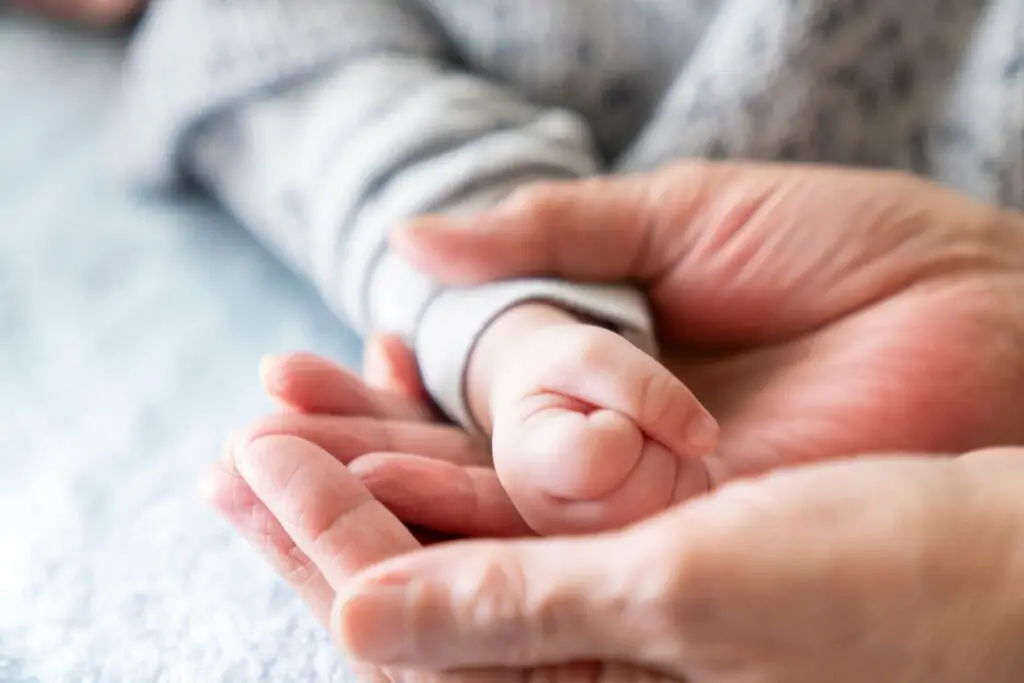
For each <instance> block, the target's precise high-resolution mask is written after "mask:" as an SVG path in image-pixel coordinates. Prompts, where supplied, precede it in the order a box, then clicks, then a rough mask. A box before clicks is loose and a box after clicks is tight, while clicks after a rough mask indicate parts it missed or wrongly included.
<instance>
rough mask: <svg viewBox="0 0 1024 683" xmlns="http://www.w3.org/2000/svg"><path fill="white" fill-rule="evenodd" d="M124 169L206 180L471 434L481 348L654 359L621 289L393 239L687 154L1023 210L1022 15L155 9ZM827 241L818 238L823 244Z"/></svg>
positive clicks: (442, 0)
mask: <svg viewBox="0 0 1024 683" xmlns="http://www.w3.org/2000/svg"><path fill="white" fill-rule="evenodd" d="M123 113H124V117H123V122H122V125H121V126H120V127H119V128H120V133H121V138H120V143H121V144H120V147H119V151H120V157H121V161H122V162H123V163H124V168H125V169H126V171H127V172H128V173H129V174H130V176H131V177H132V178H133V179H134V180H136V181H138V182H140V183H146V184H150V185H155V186H169V185H171V184H173V183H175V182H178V181H181V180H184V179H191V180H195V181H198V182H199V183H200V184H202V185H203V186H205V187H206V188H208V189H209V190H210V191H211V192H212V193H213V194H214V195H215V196H216V197H217V198H218V199H219V200H220V201H221V202H222V203H223V204H224V206H225V207H226V208H227V209H229V210H230V211H231V212H233V213H234V214H235V215H236V216H237V217H238V218H239V219H240V220H241V221H242V222H243V223H244V224H245V225H246V226H247V227H249V228H250V229H251V230H252V231H253V232H254V233H255V234H256V235H258V236H259V237H260V238H261V239H262V240H264V241H265V242H266V244H267V245H268V246H269V247H270V248H272V249H274V250H276V251H277V252H278V253H279V254H280V255H281V256H282V257H283V258H285V259H286V260H287V261H288V262H289V263H290V264H291V265H292V266H293V267H294V268H296V269H297V270H298V271H299V272H300V273H302V274H303V275H305V276H306V277H308V278H310V279H311V280H312V281H313V283H314V284H315V285H316V286H317V288H318V290H319V291H320V292H321V294H322V295H323V297H324V298H325V300H326V301H327V302H328V303H329V304H330V305H331V306H332V307H333V308H334V309H335V310H336V311H338V313H339V314H341V315H343V316H344V317H345V318H346V319H347V320H348V321H349V322H351V323H352V324H353V325H354V326H355V327H356V328H358V329H360V330H362V331H364V332H365V331H369V330H382V331H391V332H396V333H399V334H401V335H403V337H404V338H405V339H407V340H408V341H409V342H410V344H411V345H412V346H413V347H414V349H415V351H416V354H417V357H418V359H419V362H420V366H421V370H422V372H423V376H424V380H425V383H426V385H427V388H428V390H429V391H430V393H431V395H432V396H433V397H434V398H435V400H437V401H438V403H439V404H440V405H441V406H442V407H443V408H444V409H445V410H446V411H447V412H448V413H449V415H451V416H452V417H454V418H455V419H457V420H458V421H460V422H462V423H463V424H468V420H469V417H468V413H467V411H466V406H465V403H464V398H463V394H462V385H463V373H464V370H465V365H466V360H467V358H468V355H469V353H470V351H471V349H472V346H473V343H474V341H475V339H476V337H477V335H478V334H479V333H480V332H481V331H482V330H483V328H484V327H485V326H486V324H487V323H488V322H489V321H490V320H491V319H493V318H494V317H495V316H496V315H497V314H498V313H500V312H501V311H502V310H505V309H506V308H508V307H509V306H510V305H513V304H515V303H516V302H519V301H525V300H534V299H540V300H549V301H555V302H558V303H561V304H563V305H566V306H568V307H570V308H575V309H578V310H580V311H581V312H583V313H586V314H587V315H588V316H589V317H591V318H596V319H600V320H603V321H606V322H607V323H608V324H609V325H611V326H613V327H614V328H616V329H618V330H619V331H621V332H623V333H624V334H626V335H627V336H628V337H629V338H630V339H631V340H633V341H634V343H637V344H639V345H641V346H643V347H645V348H651V347H652V339H653V334H652V331H651V323H650V319H649V314H648V311H647V309H646V304H645V302H644V299H643V297H641V296H640V295H639V293H638V292H636V291H634V290H632V289H631V288H629V287H625V286H621V287H620V286H582V285H575V284H570V283H563V282H558V281H553V280H525V281H518V282H512V283H498V284H492V285H486V286H480V287H472V288H466V289H454V288H443V287H440V286H438V285H437V283H434V282H431V281H430V280H429V279H428V278H426V277H425V276H424V275H422V274H421V273H418V272H416V271H415V270H413V269H412V268H411V267H410V266H409V265H408V264H406V263H404V262H403V261H402V260H401V259H399V258H398V257H396V256H395V255H394V254H392V253H391V252H390V251H389V250H388V248H387V233H388V231H389V230H391V229H392V228H393V227H394V226H396V225H398V224H400V223H401V222H402V221H403V220H404V219H407V218H409V217H412V216H415V215H417V214H421V213H425V212H445V213H460V212H470V211H473V210H476V209H480V208H484V207H487V206H490V205H493V204H494V203H495V202H498V201H500V200H501V199H502V198H503V197H506V196H507V195H508V194H509V193H510V192H511V191H513V190H514V189H516V188H518V187H520V186H522V185H524V184H527V183H531V182H534V181H540V180H549V179H572V178H579V177H584V176H591V175H595V174H599V173H628V172H634V171H644V170H650V169H653V168H656V167H658V166H661V165H664V164H666V163H669V162H671V161H673V160H678V159H685V158H712V159H717V158H736V159H759V160H800V161H807V162H831V163H838V164H843V165H861V166H864V165H867V166H881V167H893V168H901V169H908V170H912V171H915V172H918V173H921V174H924V175H927V176H930V177H932V178H935V179H936V180H938V181H940V182H943V183H946V184H948V185H951V186H953V187H955V188H958V189H959V190H961V191H963V192H965V193H967V194H970V195H972V196H974V197H976V198H978V199H980V200H983V201H987V202H991V203H997V204H1001V205H1004V206H1011V207H1018V208H1021V207H1024V2H1021V0H901V1H899V2H894V1H893V0H154V1H153V3H152V5H151V7H150V9H149V11H148V15H147V17H146V18H145V20H144V22H143V24H142V26H141V27H140V29H139V31H138V32H137V34H136V37H135V39H134V43H133V46H132V49H131V52H130V57H129V61H128V64H127V72H126V81H125V106H124V109H123ZM822 229H827V226H822Z"/></svg>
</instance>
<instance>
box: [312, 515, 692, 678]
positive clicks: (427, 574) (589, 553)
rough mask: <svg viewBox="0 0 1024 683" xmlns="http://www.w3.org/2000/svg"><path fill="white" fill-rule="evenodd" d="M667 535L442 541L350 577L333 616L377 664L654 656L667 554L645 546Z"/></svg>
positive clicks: (361, 654) (667, 583) (662, 643)
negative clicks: (664, 555)
mask: <svg viewBox="0 0 1024 683" xmlns="http://www.w3.org/2000/svg"><path fill="white" fill-rule="evenodd" d="M663 543H664V539H659V538H650V537H648V536H647V535H645V534H643V533H633V534H632V535H629V536H627V535H623V534H614V535H612V534H609V535H602V536H588V537H582V538H551V539H542V540H523V541H504V542H494V541H489V542H481V541H472V542H459V543H452V544H447V545H445V546H437V547H436V548H431V549H428V550H426V551H424V552H418V553H415V554H413V555H409V556H407V557H404V558H398V559H396V560H394V561H389V562H386V563H384V564H382V565H380V566H378V567H375V568H373V569H371V570H369V571H367V572H365V573H363V574H360V575H359V576H357V577H356V578H355V579H353V581H352V583H350V584H349V586H348V587H347V589H346V592H345V593H344V594H339V599H338V603H337V604H338V606H337V613H336V615H335V616H334V617H333V619H332V623H334V624H335V625H336V627H337V628H338V631H339V633H338V637H339V639H340V642H342V643H344V645H345V647H346V648H347V650H348V651H349V652H350V653H351V654H352V655H354V656H355V657H356V658H358V659H360V660H363V661H366V662H372V663H374V664H396V665H401V666H416V667H421V666H422V667H428V668H445V669H448V668H464V667H478V666H512V667H519V666H544V665H552V664H563V663H567V662H574V661H588V660H595V659H597V660H607V661H623V662H633V663H640V664H644V663H648V662H651V663H653V662H654V661H655V660H656V659H657V658H658V655H659V654H660V655H664V650H665V648H666V647H674V638H673V633H674V631H673V630H672V629H671V628H669V626H670V624H669V623H667V621H666V612H665V610H664V609H663V607H664V604H665V599H664V596H666V595H668V594H671V588H672V582H673V581H674V580H675V578H674V577H673V574H674V572H673V570H672V568H671V567H670V565H672V564H673V563H672V562H671V558H663V557H660V558H659V557H657V556H656V555H654V554H652V553H653V551H654V550H655V549H656V548H657V547H658V546H660V545H662V544H663ZM655 560H658V561H655Z"/></svg>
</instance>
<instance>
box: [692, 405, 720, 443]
mask: <svg viewBox="0 0 1024 683" xmlns="http://www.w3.org/2000/svg"><path fill="white" fill-rule="evenodd" d="M687 436H688V437H689V441H690V443H691V444H693V445H694V446H695V447H697V448H711V447H713V446H714V445H715V444H716V443H717V442H718V422H717V421H716V420H715V418H713V417H711V415H710V414H708V413H700V414H699V415H697V416H696V417H695V418H694V419H693V421H692V422H690V426H689V429H688V430H687Z"/></svg>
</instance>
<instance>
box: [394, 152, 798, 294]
mask: <svg viewBox="0 0 1024 683" xmlns="http://www.w3.org/2000/svg"><path fill="white" fill-rule="evenodd" d="M740 174H744V175H742V176H741V177H742V178H743V187H742V189H743V192H742V193H739V192H736V191H733V192H731V193H730V195H731V196H730V200H731V201H732V202H733V203H734V204H735V205H736V208H735V210H734V211H735V215H734V216H733V219H734V220H738V219H739V218H740V217H741V216H742V215H743V214H744V210H745V209H746V210H750V209H751V207H755V206H757V205H758V204H759V203H760V202H761V201H763V199H764V197H766V196H768V195H769V194H770V193H771V191H772V190H773V188H774V187H775V186H776V185H777V181H778V176H779V171H778V169H775V168H772V167H767V166H754V165H749V166H737V165H732V164H710V163H705V162H687V163H683V164H678V165H674V166H671V167H668V168H666V169H664V170H661V171H658V172H654V173H646V174H641V175H631V176H615V177H611V176H606V177H598V178H592V179H587V180H582V181H581V180H574V181H563V182H550V183H543V184H538V185H531V186H527V187H524V188H523V189H522V190H520V191H518V192H516V193H515V194H514V195H512V196H511V197H510V198H509V199H508V200H506V201H505V202H502V203H501V204H499V205H498V206H496V207H495V208H494V209H492V210H489V211H484V212H482V213H480V214H476V215H472V216H465V217H463V216H425V217H422V218H419V219H417V220H415V221H413V222H411V223H409V224H408V225H406V226H403V227H402V228H401V229H399V230H397V231H395V232H394V233H393V234H392V242H393V245H394V247H395V248H396V250H398V251H399V252H401V253H402V254H403V256H405V257H406V258H407V259H408V260H410V261H411V262H412V263H413V264H414V265H416V266H418V267H419V268H421V269H423V270H425V271H426V272H429V273H430V274H431V275H433V276H434V277H437V278H439V279H442V280H443V281H445V282H448V283H450V284H455V285H467V284H475V283H479V282H488V281H492V280H496V279H504V278H509V277H523V276H531V275H556V276H559V277H564V278H567V279H571V280H577V281H578V280H584V281H590V280H597V281H618V280H622V279H638V280H641V281H645V282H646V281H648V280H651V279H654V278H655V277H657V276H658V275H659V274H661V273H662V272H663V271H664V270H666V269H667V268H668V267H670V266H671V265H674V263H675V261H676V260H677V258H678V257H679V256H680V254H681V253H682V252H683V251H685V250H686V249H687V247H688V246H689V243H690V242H691V240H693V239H694V238H695V237H694V233H695V231H694V230H692V229H689V227H690V225H689V224H690V223H692V222H695V221H697V220H699V219H701V218H703V217H705V216H704V214H705V209H706V208H707V206H708V205H709V204H710V203H712V202H713V201H715V199H716V198H717V197H718V196H719V195H720V194H721V193H722V192H723V190H726V189H727V188H729V187H730V186H732V185H735V184H736V179H737V176H740ZM722 218H727V217H722Z"/></svg>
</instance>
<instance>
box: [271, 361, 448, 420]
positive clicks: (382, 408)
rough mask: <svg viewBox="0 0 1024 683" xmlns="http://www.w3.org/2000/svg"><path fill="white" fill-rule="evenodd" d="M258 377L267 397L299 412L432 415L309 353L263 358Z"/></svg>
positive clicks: (402, 416)
mask: <svg viewBox="0 0 1024 683" xmlns="http://www.w3.org/2000/svg"><path fill="white" fill-rule="evenodd" d="M260 380H261V382H262V384H263V389H264V391H265V392H266V393H267V394H268V395H269V396H270V397H271V398H274V399H275V400H277V401H279V402H280V403H282V404H284V405H285V406H287V407H289V408H292V409H293V410H297V411H299V412H305V413H324V414H329V415H367V416H371V417H381V418H391V419H398V420H429V419H431V417H432V415H431V412H430V409H429V407H428V406H427V405H426V404H425V403H423V402H421V401H418V400H415V399H412V398H410V397H407V396H403V395H400V394H396V393H392V392H389V391H380V390H376V389H373V388H371V387H370V386H368V385H367V384H366V383H365V382H364V381H363V380H361V379H360V378H359V377H358V376H357V375H356V374H354V373H352V372H350V371H348V370H345V369H344V368H341V367H339V366H337V365H336V364H334V363H332V362H331V361H329V360H327V359H326V358H322V357H320V356H316V355H313V354H309V353H292V354H287V355H283V356H268V357H266V358H264V359H263V360H262V361H261V362H260Z"/></svg>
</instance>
